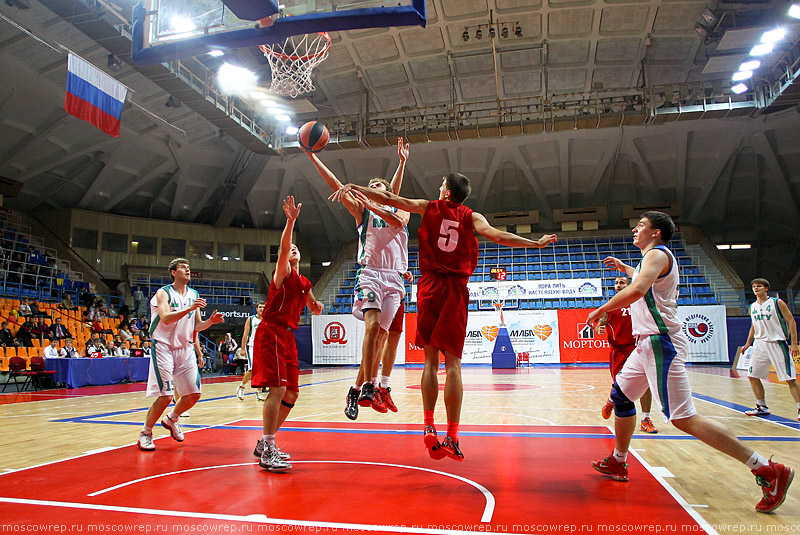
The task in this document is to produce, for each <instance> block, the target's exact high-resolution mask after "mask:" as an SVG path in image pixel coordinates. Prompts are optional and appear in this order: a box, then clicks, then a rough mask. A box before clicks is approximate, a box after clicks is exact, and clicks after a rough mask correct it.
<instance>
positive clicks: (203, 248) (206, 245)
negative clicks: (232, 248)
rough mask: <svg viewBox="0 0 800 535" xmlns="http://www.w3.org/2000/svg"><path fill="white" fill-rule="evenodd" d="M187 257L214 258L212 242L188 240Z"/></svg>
mask: <svg viewBox="0 0 800 535" xmlns="http://www.w3.org/2000/svg"><path fill="white" fill-rule="evenodd" d="M189 258H202V259H204V260H214V242H210V241H190V242H189Z"/></svg>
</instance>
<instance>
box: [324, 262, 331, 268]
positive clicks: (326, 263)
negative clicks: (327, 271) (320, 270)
mask: <svg viewBox="0 0 800 535" xmlns="http://www.w3.org/2000/svg"><path fill="white" fill-rule="evenodd" d="M330 265H331V263H330V261H328V262H323V263H322V267H328V266H330Z"/></svg>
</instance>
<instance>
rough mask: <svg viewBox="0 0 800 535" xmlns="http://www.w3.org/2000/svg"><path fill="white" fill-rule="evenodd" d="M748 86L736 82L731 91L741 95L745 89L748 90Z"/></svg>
mask: <svg viewBox="0 0 800 535" xmlns="http://www.w3.org/2000/svg"><path fill="white" fill-rule="evenodd" d="M747 89H748V87H747V86H746V85H744V84H736V85H735V86H733V87H731V91H733V92H734V93H736V94H737V95H741V94H742V93H744V92H745V91H747Z"/></svg>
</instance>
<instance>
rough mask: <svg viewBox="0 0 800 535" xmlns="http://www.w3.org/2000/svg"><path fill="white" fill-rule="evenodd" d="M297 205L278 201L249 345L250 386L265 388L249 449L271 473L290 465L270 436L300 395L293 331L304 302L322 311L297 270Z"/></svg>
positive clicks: (317, 310) (299, 205) (291, 200)
mask: <svg viewBox="0 0 800 535" xmlns="http://www.w3.org/2000/svg"><path fill="white" fill-rule="evenodd" d="M301 206H303V204H302V203H301V204H298V205H297V206H295V204H294V197H291V196H289V197H287V198H286V200H285V201H283V212H284V213H285V214H286V226H285V227H284V229H283V234H281V244H280V248H279V249H278V261H277V263H276V264H275V271H274V272H273V274H272V280H271V281H270V285H269V294H268V295H267V303H266V305H265V306H264V312H263V313H262V320H261V323H259V324H258V327H257V328H256V335H255V336H256V337H255V343H254V345H253V376H252V379H251V385H252V386H253V387H254V388H263V387H269V394H268V395H267V400H266V402H264V416H263V426H264V436H263V437H262V438H261V440H259V441H258V443H256V449H255V452H254V453H255V454H256V455H258V456H260V457H261V461H260V462H259V463H258V464H259V466H261V467H262V468H266V469H267V470H269V471H271V472H281V471H284V470H288V469H290V468H291V467H292V465H291V464H289V463H288V462H287V461H288V459H289V455H288V454H286V453H283V452H282V451H280V450H279V449H278V448H277V447H276V446H275V434H276V433H277V432H278V429H280V427H281V425H282V424H283V422H284V420H286V417H287V416H288V415H289V411H290V410H291V409H292V407H294V403H295V401H297V396H298V393H299V389H298V382H297V377H298V374H299V370H300V368H299V365H298V363H297V345H296V343H295V339H294V332H293V331H295V330H297V327H298V325H297V324H298V322H299V321H300V313H301V312H302V311H303V308H304V307H306V306H308V308H309V309H310V310H311V312H312V313H313V314H315V315H319V314H322V310H323V305H322V303H320V302H319V301H317V300H316V299H315V298H314V294H313V293H312V292H311V281H309V280H308V279H307V278H305V277H304V276H303V275H301V274H300V251H298V250H297V246H296V245H295V244H293V243H292V230H293V229H294V222H295V221H296V220H297V216H298V215H300V207H301Z"/></svg>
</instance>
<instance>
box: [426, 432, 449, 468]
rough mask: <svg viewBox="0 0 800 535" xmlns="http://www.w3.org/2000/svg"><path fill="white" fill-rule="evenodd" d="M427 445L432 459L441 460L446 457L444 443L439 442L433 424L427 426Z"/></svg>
mask: <svg viewBox="0 0 800 535" xmlns="http://www.w3.org/2000/svg"><path fill="white" fill-rule="evenodd" d="M424 440H425V447H426V448H428V455H430V456H431V459H435V460H437V461H438V460H439V459H444V456H445V453H444V451H443V450H442V445H441V444H439V439H438V438H437V437H436V429H434V427H433V426H432V425H426V426H425V438H424Z"/></svg>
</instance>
